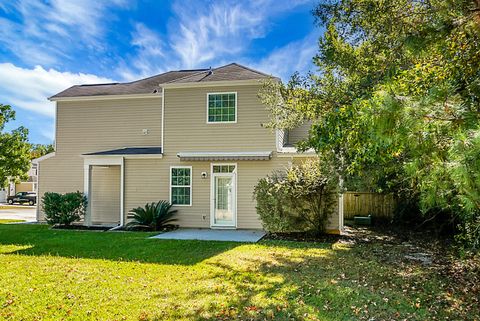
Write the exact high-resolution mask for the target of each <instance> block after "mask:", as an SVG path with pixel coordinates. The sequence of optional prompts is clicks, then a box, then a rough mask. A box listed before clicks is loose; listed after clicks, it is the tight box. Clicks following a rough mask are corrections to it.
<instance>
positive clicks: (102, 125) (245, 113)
mask: <svg viewBox="0 0 480 321" xmlns="http://www.w3.org/2000/svg"><path fill="white" fill-rule="evenodd" d="M258 89H259V85H247V86H236V87H231V86H230V87H212V88H210V89H208V88H188V89H187V88H181V89H165V120H166V121H165V128H164V133H165V141H164V143H165V145H164V146H163V147H164V151H165V153H164V156H163V158H162V159H125V160H124V175H125V176H124V177H125V181H124V188H125V195H124V204H125V216H126V215H127V213H128V212H129V211H130V210H131V209H132V208H135V207H138V206H144V205H145V203H147V202H156V201H159V200H169V199H170V184H169V179H170V167H171V166H192V206H176V207H174V208H176V209H177V210H178V222H177V224H179V225H180V226H182V227H200V228H209V227H210V213H211V211H210V210H211V209H210V200H211V195H210V188H211V186H210V184H211V163H237V166H238V167H237V227H238V228H261V227H262V226H261V222H260V220H259V217H258V215H257V213H256V209H255V201H254V200H253V199H252V192H253V188H254V186H255V185H256V183H257V182H258V180H259V179H260V178H262V177H265V176H266V175H268V174H269V173H271V172H272V171H273V170H275V169H282V168H285V167H287V166H289V164H290V163H291V162H297V161H302V160H303V159H304V158H295V159H293V158H291V157H278V156H277V154H276V152H275V150H276V146H275V134H274V133H273V132H271V131H270V130H269V129H266V128H263V127H262V126H261V124H262V123H265V122H267V121H268V116H269V115H268V112H267V111H266V109H265V107H264V106H263V105H261V103H260V102H259V100H258V98H257V93H258ZM219 92H236V93H237V122H236V123H228V124H221V123H219V124H208V123H207V93H219ZM57 113H58V114H57V117H58V122H57V124H58V125H57V150H56V156H54V157H53V158H50V159H46V160H44V161H42V162H41V163H40V168H39V177H40V178H39V192H38V193H39V197H41V195H43V193H44V192H45V191H52V192H60V193H65V192H71V191H76V190H79V191H83V174H84V169H83V158H82V157H81V156H80V155H81V154H84V153H88V152H94V151H101V150H108V149H114V148H121V147H127V146H160V144H161V123H162V121H161V99H159V98H156V99H125V100H111V101H108V100H98V101H88V102H59V103H58V112H57ZM142 129H149V131H150V133H149V135H146V136H144V135H142ZM182 151H201V152H215V151H225V152H234V151H239V152H240V151H272V152H274V153H273V157H272V159H271V160H269V161H237V162H234V161H232V162H209V161H205V162H203V161H202V162H198V161H188V162H187V161H181V160H180V159H179V158H178V157H177V156H176V155H177V153H178V152H182ZM202 172H207V173H208V177H207V178H206V179H202V178H201V173H202ZM102 178H103V179H104V180H105V182H103V183H102V184H106V185H103V187H100V186H97V185H96V184H97V183H96V181H97V180H99V179H102ZM118 180H119V178H118V177H117V174H116V173H115V174H113V173H111V175H110V174H107V173H101V172H99V171H98V170H97V169H95V168H94V169H93V171H92V191H91V192H92V205H93V206H95V209H93V211H92V213H93V214H94V215H97V214H96V213H98V215H99V217H100V219H99V220H100V221H103V220H105V221H106V220H107V219H108V220H109V219H114V218H113V217H114V216H115V215H116V213H118V212H119V208H117V207H114V206H113V203H115V204H119V199H118V201H117V200H115V201H112V203H111V204H110V203H109V202H108V201H105V199H106V200H109V199H112V200H113V199H114V194H115V195H117V190H115V188H117V186H118V188H119V185H117V184H116V183H115V181H117V182H118ZM108 182H110V183H108ZM107 187H111V189H110V188H107ZM96 191H97V192H98V193H97V192H96ZM118 193H119V192H118ZM95 194H97V195H95ZM118 195H119V194H118ZM107 212H108V214H107ZM40 218H41V219H42V218H43V214H42V213H40ZM336 220H337V221H338V217H337V218H336ZM93 221H94V223H95V218H93ZM116 221H118V219H115V222H116ZM329 228H332V229H338V223H337V225H336V226H335V222H332V224H331V225H330V226H329Z"/></svg>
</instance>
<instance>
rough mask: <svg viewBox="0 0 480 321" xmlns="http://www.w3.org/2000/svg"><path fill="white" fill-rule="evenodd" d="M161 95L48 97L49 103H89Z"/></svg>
mask: <svg viewBox="0 0 480 321" xmlns="http://www.w3.org/2000/svg"><path fill="white" fill-rule="evenodd" d="M161 97H162V94H160V93H156V94H131V95H99V96H76V97H50V98H48V100H50V101H91V100H112V99H135V98H161Z"/></svg>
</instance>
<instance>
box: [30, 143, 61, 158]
mask: <svg viewBox="0 0 480 321" xmlns="http://www.w3.org/2000/svg"><path fill="white" fill-rule="evenodd" d="M54 151H55V147H54V146H53V144H45V145H44V144H32V145H31V149H30V158H31V159H35V158H39V157H41V156H44V155H47V154H49V153H51V152H54Z"/></svg>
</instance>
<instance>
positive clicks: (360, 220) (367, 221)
mask: <svg viewBox="0 0 480 321" xmlns="http://www.w3.org/2000/svg"><path fill="white" fill-rule="evenodd" d="M353 223H355V225H372V216H371V215H368V216H355V217H354V218H353Z"/></svg>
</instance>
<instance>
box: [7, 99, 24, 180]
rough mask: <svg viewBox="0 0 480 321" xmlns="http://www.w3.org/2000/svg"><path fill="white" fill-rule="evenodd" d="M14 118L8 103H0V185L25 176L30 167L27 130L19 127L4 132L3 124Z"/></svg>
mask: <svg viewBox="0 0 480 321" xmlns="http://www.w3.org/2000/svg"><path fill="white" fill-rule="evenodd" d="M13 119H15V111H14V110H13V109H12V108H11V107H10V106H9V105H2V104H0V186H6V185H7V183H8V181H9V180H19V179H23V178H26V174H27V172H28V170H29V169H30V144H29V143H28V130H27V129H26V128H24V127H19V128H17V129H14V130H12V131H11V132H5V131H4V128H5V124H6V123H7V122H8V121H10V120H13Z"/></svg>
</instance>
